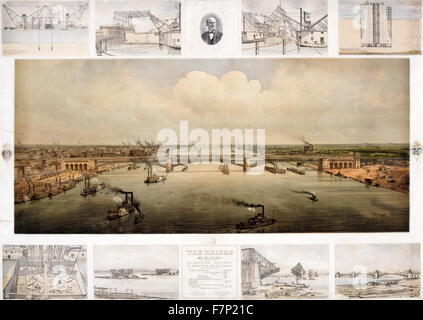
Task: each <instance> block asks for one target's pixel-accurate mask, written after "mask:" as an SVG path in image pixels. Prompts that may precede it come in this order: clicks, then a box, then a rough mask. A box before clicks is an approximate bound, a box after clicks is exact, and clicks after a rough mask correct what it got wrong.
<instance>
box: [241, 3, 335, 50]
mask: <svg viewBox="0 0 423 320" xmlns="http://www.w3.org/2000/svg"><path fill="white" fill-rule="evenodd" d="M327 23H328V14H327V3H326V1H321V0H317V1H310V0H302V1H283V2H282V1H279V0H274V1H263V2H258V1H251V0H243V12H242V50H243V54H245V55H275V56H278V55H293V54H296V55H298V54H306V55H326V54H327V45H328V27H327Z"/></svg>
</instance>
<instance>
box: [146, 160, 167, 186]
mask: <svg viewBox="0 0 423 320" xmlns="http://www.w3.org/2000/svg"><path fill="white" fill-rule="evenodd" d="M146 169H147V176H146V178H145V180H144V183H147V184H150V183H158V182H165V181H166V179H167V178H166V176H164V175H158V174H157V173H156V170H154V169H153V165H152V164H151V163H149V162H148V163H147V168H146ZM144 170H145V169H144Z"/></svg>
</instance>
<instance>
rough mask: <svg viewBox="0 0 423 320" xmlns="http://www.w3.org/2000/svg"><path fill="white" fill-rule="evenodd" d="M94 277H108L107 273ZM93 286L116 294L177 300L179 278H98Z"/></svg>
mask: <svg viewBox="0 0 423 320" xmlns="http://www.w3.org/2000/svg"><path fill="white" fill-rule="evenodd" d="M96 276H109V274H108V273H106V272H102V273H96ZM94 285H95V286H96V287H100V288H109V289H112V292H113V291H117V292H121V293H122V292H128V290H129V291H131V290H132V292H133V293H134V294H138V295H141V296H146V297H152V298H165V299H176V298H178V288H179V277H177V276H167V275H161V276H158V275H155V276H144V278H143V279H107V278H98V277H96V278H95V280H94Z"/></svg>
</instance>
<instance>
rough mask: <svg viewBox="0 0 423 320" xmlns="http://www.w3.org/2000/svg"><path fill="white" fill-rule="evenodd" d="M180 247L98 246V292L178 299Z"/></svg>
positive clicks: (107, 296)
mask: <svg viewBox="0 0 423 320" xmlns="http://www.w3.org/2000/svg"><path fill="white" fill-rule="evenodd" d="M178 250H179V248H178V246H159V245H154V246H153V245H152V246H147V245H139V246H137V245H129V246H95V247H94V276H95V279H94V295H95V297H96V298H100V299H151V300H163V299H177V298H178V292H179V252H178Z"/></svg>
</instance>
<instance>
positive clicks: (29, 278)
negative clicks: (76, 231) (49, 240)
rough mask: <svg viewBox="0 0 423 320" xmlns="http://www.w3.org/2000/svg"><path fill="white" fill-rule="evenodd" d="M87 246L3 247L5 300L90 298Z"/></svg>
mask: <svg viewBox="0 0 423 320" xmlns="http://www.w3.org/2000/svg"><path fill="white" fill-rule="evenodd" d="M86 253H87V250H86V247H85V246H61V245H47V246H46V245H19V246H18V245H5V246H3V297H4V299H83V298H86V297H87V263H86Z"/></svg>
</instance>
